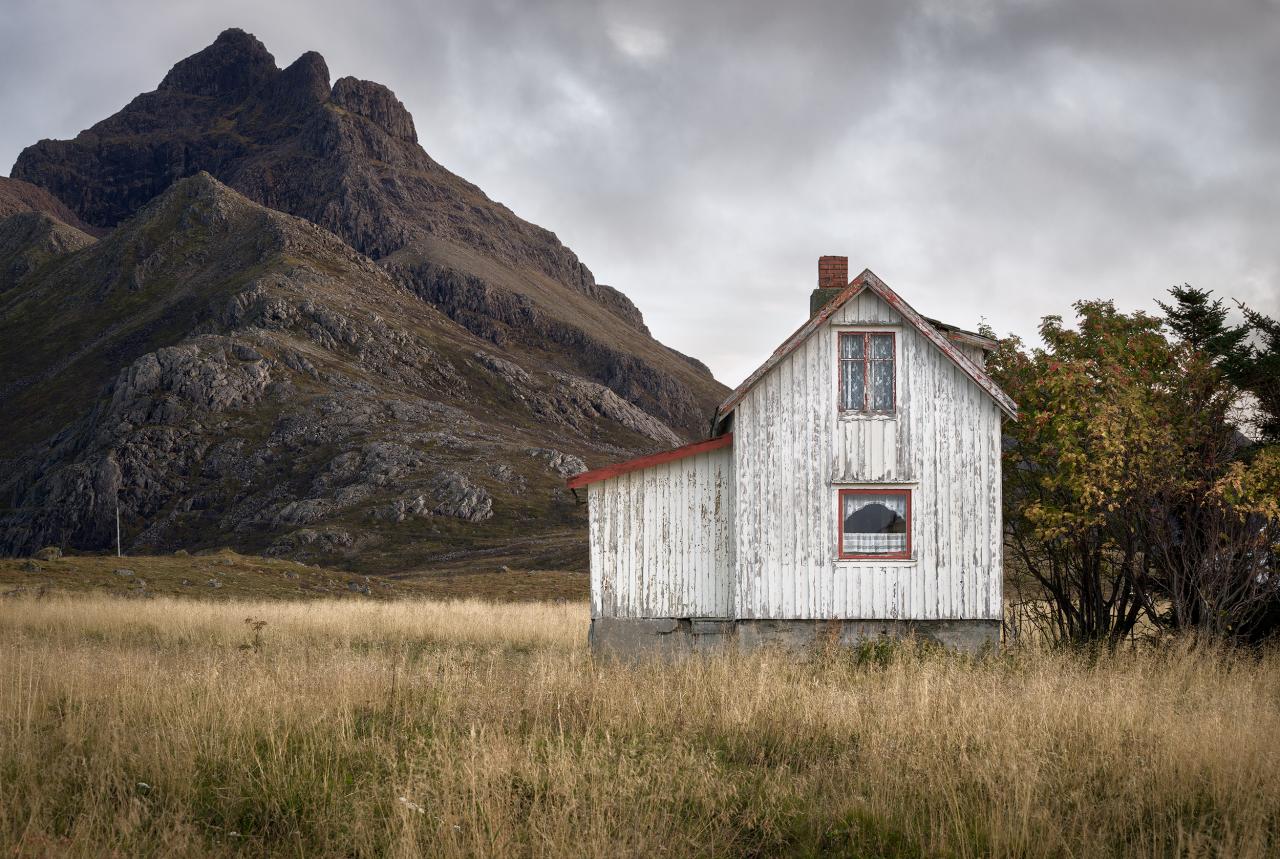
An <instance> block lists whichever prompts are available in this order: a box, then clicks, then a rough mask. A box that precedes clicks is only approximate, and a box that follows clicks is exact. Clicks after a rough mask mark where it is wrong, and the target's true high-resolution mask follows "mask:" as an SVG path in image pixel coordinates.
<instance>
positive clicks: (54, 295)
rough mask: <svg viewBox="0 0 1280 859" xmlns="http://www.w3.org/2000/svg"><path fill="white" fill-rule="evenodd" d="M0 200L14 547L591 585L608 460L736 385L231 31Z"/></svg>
mask: <svg viewBox="0 0 1280 859" xmlns="http://www.w3.org/2000/svg"><path fill="white" fill-rule="evenodd" d="M13 175H14V177H15V178H14V179H11V180H3V181H0V553H7V554H23V553H27V552H30V551H32V550H34V549H36V548H38V547H40V546H43V545H47V544H59V545H63V546H68V547H74V548H79V549H95V548H107V547H109V546H110V545H112V544H113V542H114V539H115V513H116V508H117V505H118V507H119V511H120V516H121V520H122V531H123V542H124V544H125V548H126V550H127V551H134V552H144V551H163V550H174V549H178V548H188V549H196V548H208V547H216V546H221V545H230V546H234V547H235V548H237V549H239V550H241V551H250V552H263V553H268V554H272V555H281V556H288V557H294V558H299V559H303V560H321V561H324V562H326V563H329V564H337V565H344V566H348V567H352V568H355V569H360V570H363V571H367V572H388V571H402V570H408V569H414V568H422V567H431V568H441V567H448V568H466V567H471V568H474V567H477V566H479V567H484V566H485V565H486V564H488V565H490V566H498V565H500V562H501V563H512V564H513V565H526V566H544V567H545V566H561V567H565V566H568V567H572V566H580V565H581V564H582V563H583V562H584V557H585V552H584V545H585V534H584V529H583V525H584V522H585V510H584V508H583V507H581V506H579V505H577V504H575V503H574V500H573V499H572V498H571V497H570V496H568V495H566V494H565V492H564V491H563V490H562V487H563V478H564V477H565V476H566V475H568V474H571V473H573V472H575V471H578V470H580V469H582V468H584V467H586V466H588V465H596V464H600V463H602V462H605V461H608V460H613V459H617V458H622V457H626V456H630V455H637V454H640V453H645V452H650V451H653V450H656V449H660V448H664V447H668V446H671V445H675V444H678V443H681V442H682V441H686V440H691V439H693V438H697V437H701V435H702V434H703V433H705V430H706V424H707V421H708V420H709V416H710V414H711V412H712V410H713V408H714V406H715V403H716V402H717V401H718V400H719V399H720V398H721V397H722V396H723V395H724V393H725V389H724V388H723V386H721V385H719V384H718V383H717V382H715V380H714V379H712V378H711V376H710V374H709V372H708V371H707V370H706V368H705V367H704V366H702V365H701V364H700V363H698V362H697V361H695V360H693V359H691V358H687V357H685V356H683V355H680V354H679V353H677V352H675V351H673V350H671V349H668V348H667V347H665V346H663V345H662V344H660V343H658V342H657V341H655V340H654V339H653V338H652V337H651V336H650V334H649V331H648V329H647V328H646V327H645V325H644V321H643V319H642V317H641V315H640V313H639V311H638V310H637V309H636V308H635V306H634V305H633V304H632V303H631V302H630V301H629V300H628V299H627V298H626V297H625V296H624V295H622V293H620V292H618V291H616V290H614V289H612V288H610V287H607V286H604V285H601V284H597V283H596V282H595V280H594V278H593V276H592V275H591V272H590V271H589V270H588V269H587V268H586V267H585V266H584V265H582V263H581V262H579V260H578V258H577V257H576V256H575V255H574V254H573V252H572V251H570V250H569V249H568V248H566V247H565V246H564V245H562V244H561V243H560V242H559V241H558V240H557V239H556V237H555V235H554V234H553V233H551V232H549V231H547V230H545V229H543V228H541V227H538V226H536V225H533V224H530V223H528V222H526V221H523V220H521V219H520V218H518V217H516V216H515V215H514V214H513V213H512V212H511V211H510V210H509V209H507V208H506V207H505V206H502V205H501V204H499V203H495V202H494V201H492V200H490V199H489V198H488V197H487V196H485V195H484V193H483V192H481V191H480V189H478V188H476V187H475V186H474V185H472V184H470V183H468V182H466V181H465V180H463V179H461V178H459V177H457V176H455V175H453V174H452V173H450V172H449V171H448V170H445V169H444V168H443V167H441V166H440V165H439V164H437V163H436V162H435V161H433V160H432V159H431V158H430V157H429V156H428V155H427V154H426V152H425V151H424V150H423V149H422V148H421V146H419V145H418V143H417V131H416V129H415V127H414V124H413V120H412V118H411V117H410V116H409V114H408V112H407V111H406V110H405V109H404V106H403V105H402V104H401V103H400V102H399V101H398V100H397V99H396V98H395V96H394V95H393V94H392V93H391V91H390V90H388V89H387V88H386V87H383V86H381V85H379V84H375V83H371V82H368V81H360V80H356V79H354V78H342V79H340V80H338V81H336V82H335V83H333V84H332V85H331V84H330V82H329V74H328V70H327V68H326V66H325V63H324V60H323V59H322V58H321V57H320V56H319V55H318V54H314V53H308V54H304V55H303V56H302V57H300V58H299V59H298V60H297V61H296V62H294V63H293V64H292V65H290V66H289V67H288V68H285V69H283V70H281V69H279V68H278V67H277V66H276V64H275V61H274V60H273V58H272V57H271V55H270V54H269V53H268V52H267V50H266V49H265V48H264V47H263V46H262V44H261V43H259V42H258V41H257V40H256V39H254V38H253V37H252V36H250V35H248V34H246V33H244V32H242V31H239V30H228V31H227V32H225V33H223V34H222V35H220V36H219V37H218V39H217V40H216V41H215V42H214V43H213V44H212V45H211V46H209V47H208V48H206V49H205V50H203V51H201V52H199V53H197V54H195V55H194V56H192V57H189V58H187V59H186V60H183V61H182V62H180V63H178V64H177V65H176V66H174V68H173V69H172V70H171V71H170V72H169V74H168V75H167V76H166V77H165V79H164V80H163V81H162V82H161V84H160V86H159V87H158V88H157V89H156V90H155V91H154V92H150V93H145V94H143V95H140V96H138V97H137V98H135V99H134V100H133V101H132V102H131V103H130V104H129V105H128V106H126V107H125V108H124V109H123V110H121V111H120V112H119V113H118V114H116V115H115V116H112V117H110V118H108V119H106V120H103V121H102V122H100V123H98V124H97V125H95V126H93V127H92V128H90V129H88V130H86V131H84V132H82V133H81V134H80V135H79V136H77V137H76V138H75V139H74V140H70V141H51V140H45V141H41V142H39V143H37V144H35V145H34V146H31V147H28V148H27V149H26V150H25V151H24V152H23V153H22V155H21V156H20V157H19V159H18V162H17V164H16V165H15V166H14V168H13Z"/></svg>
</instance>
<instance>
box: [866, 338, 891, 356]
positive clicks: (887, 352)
mask: <svg viewBox="0 0 1280 859" xmlns="http://www.w3.org/2000/svg"><path fill="white" fill-rule="evenodd" d="M871 357H872V358H889V359H892V358H893V335H892V334H872V335H871Z"/></svg>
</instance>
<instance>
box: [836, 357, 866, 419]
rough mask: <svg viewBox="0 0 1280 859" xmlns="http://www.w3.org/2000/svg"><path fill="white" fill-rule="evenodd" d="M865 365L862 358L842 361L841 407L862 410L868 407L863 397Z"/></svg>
mask: <svg viewBox="0 0 1280 859" xmlns="http://www.w3.org/2000/svg"><path fill="white" fill-rule="evenodd" d="M864 367H865V365H864V364H863V363H862V360H861V359H859V360H856V361H841V362H840V408H842V409H854V410H859V411H860V410H861V409H863V408H865V407H866V406H865V405H864V398H863V392H864V385H865V380H864V379H863V378H862V374H863V368H864Z"/></svg>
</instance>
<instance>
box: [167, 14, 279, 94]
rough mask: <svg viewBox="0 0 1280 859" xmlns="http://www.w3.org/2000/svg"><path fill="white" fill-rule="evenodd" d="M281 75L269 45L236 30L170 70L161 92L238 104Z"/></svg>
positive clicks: (227, 32)
mask: <svg viewBox="0 0 1280 859" xmlns="http://www.w3.org/2000/svg"><path fill="white" fill-rule="evenodd" d="M278 71H279V69H277V68H276V60H275V57H273V56H271V52H270V51H268V50H267V48H266V46H265V45H263V44H262V43H261V42H259V41H258V40H257V39H256V38H255V37H254V36H252V35H250V34H249V33H246V32H245V31H244V30H241V29H238V28H234V27H233V28H231V29H229V30H223V31H222V32H221V33H220V34H219V35H218V38H217V39H215V40H214V42H213V44H212V45H210V46H209V47H207V48H205V49H204V50H202V51H199V52H198V53H195V54H192V55H191V56H189V57H187V58H186V59H185V60H182V61H181V62H179V63H178V64H177V65H175V66H174V67H173V68H172V69H170V70H169V73H168V74H167V75H165V77H164V80H163V81H161V82H160V87H159V89H160V90H161V91H175V92H182V93H186V94H188V95H202V96H212V97H214V98H217V99H220V100H224V101H231V102H234V101H239V100H241V99H243V98H245V97H246V96H248V95H250V94H252V93H253V92H254V91H256V90H257V89H258V88H259V87H261V86H262V85H263V84H264V83H266V82H267V81H269V80H271V78H272V77H273V76H274V75H275V74H276V73H277V72H278Z"/></svg>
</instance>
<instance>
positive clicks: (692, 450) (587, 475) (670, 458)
mask: <svg viewBox="0 0 1280 859" xmlns="http://www.w3.org/2000/svg"><path fill="white" fill-rule="evenodd" d="M731 444H733V433H731V432H730V433H725V434H724V435H722V436H719V437H717V438H709V439H706V440H704V441H695V442H694V443H693V444H686V445H685V446H684V447H677V448H675V449H674V450H664V451H662V452H661V453H651V454H649V455H648V456H642V457H639V458H638V459H629V460H627V461H626V462H619V463H615V464H614V465H606V466H603V467H601V468H593V469H592V470H591V471H584V472H582V473H581V474H575V475H574V476H573V477H570V478H569V479H568V480H566V481H565V485H566V486H568V487H569V488H570V489H581V488H582V487H584V486H586V485H587V484H588V483H599V482H600V481H601V480H608V479H609V478H610V477H617V476H618V475H621V474H627V473H628V472H632V471H639V470H640V469H642V468H648V467H649V466H651V465H661V464H662V463H664V462H674V461H676V460H677V459H684V458H685V457H687V456H697V455H698V454H700V453H707V452H708V451H712V450H719V449H720V448H722V447H728V446H729V445H731Z"/></svg>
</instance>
